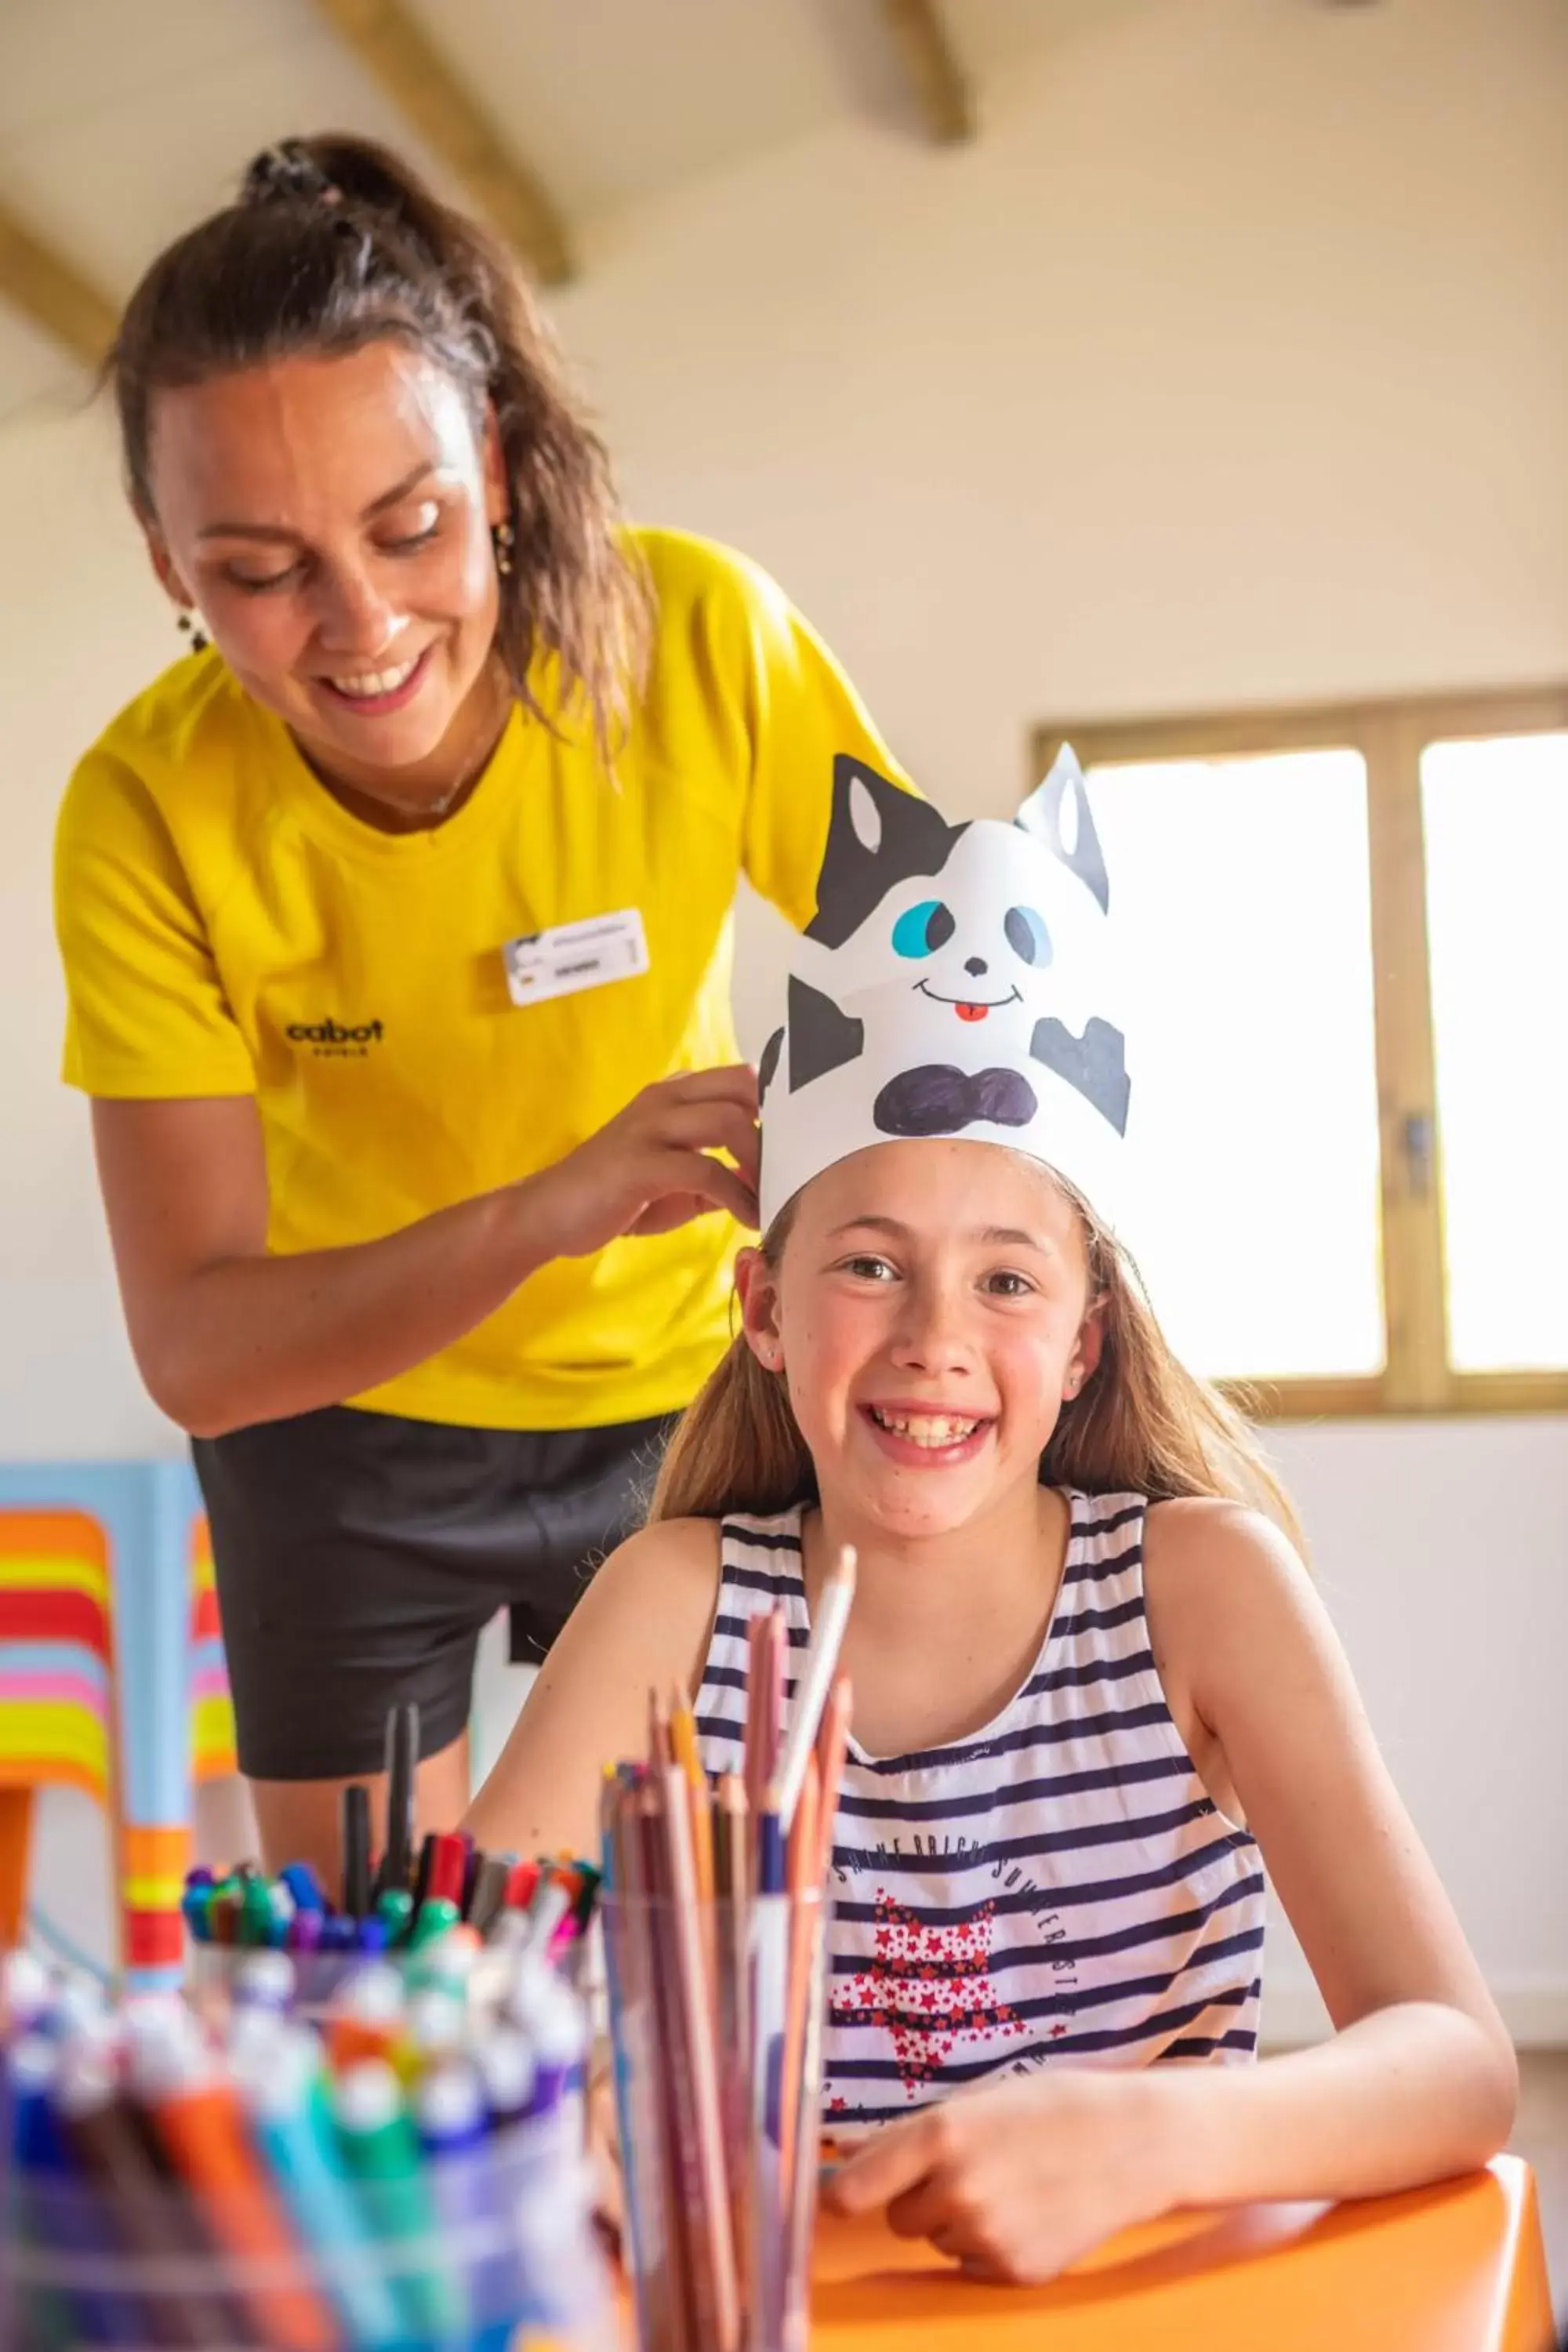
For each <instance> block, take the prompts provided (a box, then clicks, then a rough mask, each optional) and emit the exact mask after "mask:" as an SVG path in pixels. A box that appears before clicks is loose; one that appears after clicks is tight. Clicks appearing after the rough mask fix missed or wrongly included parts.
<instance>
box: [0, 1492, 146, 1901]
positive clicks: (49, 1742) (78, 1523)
mask: <svg viewBox="0 0 1568 2352" xmlns="http://www.w3.org/2000/svg"><path fill="white" fill-rule="evenodd" d="M112 1626H113V1601H112V1596H111V1593H110V1566H109V1544H108V1539H107V1538H106V1536H105V1534H104V1531H103V1528H101V1527H100V1524H99V1522H98V1521H97V1520H96V1519H94V1518H92V1517H89V1515H88V1514H87V1513H86V1512H85V1511H79V1510H21V1509H16V1510H9V1511H0V1945H3V1944H12V1943H16V1941H17V1940H18V1939H19V1938H20V1936H21V1933H22V1927H23V1923H24V1921H25V1919H26V1891H27V1864H28V1859H29V1855H30V1853H31V1846H32V1820H33V1801H34V1798H35V1796H36V1794H37V1790H39V1789H40V1788H44V1787H58V1786H61V1785H68V1786H69V1787H72V1788H77V1789H81V1790H85V1791H86V1793H87V1794H88V1795H89V1797H93V1798H96V1800H97V1801H98V1802H99V1803H100V1805H101V1806H102V1807H103V1809H104V1811H105V1812H106V1814H107V1815H108V1817H109V1819H110V1822H111V1823H117V1822H118V1819H119V1809H118V1807H117V1805H116V1802H115V1796H114V1636H113V1630H112Z"/></svg>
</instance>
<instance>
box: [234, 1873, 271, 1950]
mask: <svg viewBox="0 0 1568 2352" xmlns="http://www.w3.org/2000/svg"><path fill="white" fill-rule="evenodd" d="M235 1941H236V1942H237V1943H239V1944H246V1945H248V1946H250V1947H252V1948H255V1947H258V1946H261V1947H265V1946H267V1945H268V1944H270V1942H271V1941H272V1889H271V1887H270V1886H269V1885H268V1882H267V1880H266V1879H265V1878H247V1880H246V1882H245V1884H244V1885H243V1886H242V1887H241V1888H240V1891H239V1916H238V1918H237V1921H236V1923H235Z"/></svg>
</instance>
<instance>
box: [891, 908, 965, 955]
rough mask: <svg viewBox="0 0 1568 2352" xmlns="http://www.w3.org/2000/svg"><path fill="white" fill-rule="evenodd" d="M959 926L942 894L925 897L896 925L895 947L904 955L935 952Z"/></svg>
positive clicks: (894, 948)
mask: <svg viewBox="0 0 1568 2352" xmlns="http://www.w3.org/2000/svg"><path fill="white" fill-rule="evenodd" d="M957 928H958V926H957V924H956V923H955V922H954V921H953V919H952V911H951V909H950V908H946V907H944V906H943V905H942V900H941V899H940V898H922V899H921V902H920V905H919V906H918V907H910V908H907V909H906V910H905V912H904V913H903V914H901V915H900V917H899V919H898V921H897V922H896V923H895V924H894V925H893V951H894V953H895V954H896V955H901V956H928V955H934V954H935V953H936V951H937V950H938V948H942V947H945V946H946V945H947V942H948V941H949V940H950V939H952V935H953V932H954V931H955V930H956V929H957Z"/></svg>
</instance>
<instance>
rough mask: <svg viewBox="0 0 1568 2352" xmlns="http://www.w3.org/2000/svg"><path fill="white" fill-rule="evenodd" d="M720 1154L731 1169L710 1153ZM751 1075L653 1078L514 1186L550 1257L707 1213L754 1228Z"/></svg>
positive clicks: (735, 1070) (584, 1251) (734, 1068)
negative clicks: (562, 1154)
mask: <svg viewBox="0 0 1568 2352" xmlns="http://www.w3.org/2000/svg"><path fill="white" fill-rule="evenodd" d="M720 1150H723V1151H727V1152H728V1153H729V1155H730V1158H731V1160H733V1161H734V1162H735V1165H734V1167H733V1168H731V1167H730V1166H728V1165H727V1164H726V1163H725V1161H723V1160H716V1159H715V1158H714V1157H713V1154H714V1152H715V1151H720ZM756 1187H757V1076H756V1072H755V1071H754V1070H753V1069H752V1067H751V1066H750V1064H749V1063H746V1062H735V1063H731V1064H730V1065H729V1066H726V1067H724V1068H722V1069H717V1070H692V1071H690V1072H689V1073H686V1074H685V1075H683V1076H680V1077H677V1078H661V1079H660V1080H659V1081H658V1084H657V1085H656V1086H651V1087H644V1088H643V1090H642V1092H641V1094H639V1095H636V1096H634V1097H633V1098H632V1100H631V1101H630V1102H629V1103H628V1104H627V1105H626V1108H625V1110H623V1111H618V1112H617V1113H616V1117H615V1118H612V1119H610V1120H608V1121H607V1122H606V1124H605V1126H603V1127H602V1128H601V1129H599V1131H598V1133H597V1134H596V1135H591V1136H590V1137H589V1138H588V1140H587V1142H586V1143H580V1144H579V1145H578V1147H577V1149H576V1150H575V1151H572V1152H569V1153H568V1154H567V1156H566V1158H565V1159H564V1160H557V1161H556V1162H555V1164H554V1166H553V1167H552V1168H545V1169H542V1171H540V1173H539V1174H538V1175H537V1176H534V1177H531V1178H529V1179H528V1181H526V1182H525V1183H524V1184H522V1185H521V1187H520V1188H519V1190H520V1192H521V1195H522V1198H523V1200H524V1201H525V1202H526V1204H527V1213H528V1215H529V1217H530V1219H531V1220H532V1219H536V1218H537V1219H539V1220H540V1221H541V1236H542V1241H543V1243H544V1245H545V1248H546V1252H547V1254H548V1255H549V1256H551V1257H585V1256H587V1255H588V1254H589V1252H590V1251H592V1250H596V1249H602V1248H603V1247H604V1245H605V1243H606V1242H613V1241H615V1240H616V1237H617V1236H618V1235H620V1234H667V1233H669V1232H671V1231H673V1229H674V1228H675V1227H676V1226H677V1225H684V1224H685V1223H688V1221H689V1219H690V1218H692V1217H700V1216H703V1215H705V1214H706V1213H707V1212H708V1211H709V1210H710V1209H728V1211H729V1212H730V1214H731V1216H732V1217H735V1218H737V1219H738V1220H739V1221H740V1223H742V1224H743V1225H752V1226H754V1225H755V1223H756V1222H757V1191H756Z"/></svg>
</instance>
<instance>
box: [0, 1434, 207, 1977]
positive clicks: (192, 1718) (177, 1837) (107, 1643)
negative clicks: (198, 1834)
mask: <svg viewBox="0 0 1568 2352" xmlns="http://www.w3.org/2000/svg"><path fill="white" fill-rule="evenodd" d="M233 1769H234V1719H233V1714H232V1710H231V1708H230V1706H229V1701H228V1682H227V1676H226V1672H225V1670H224V1664H223V1649H222V1643H221V1640H220V1637H219V1633H218V1625H217V1607H216V1595H215V1593H214V1591H213V1581H212V1561H211V1556H210V1553H209V1551H208V1549H207V1544H206V1530H205V1521H204V1520H203V1518H202V1516H201V1510H200V1504H199V1498H198V1496H197V1492H196V1486H195V1480H194V1478H193V1477H192V1475H191V1472H190V1470H189V1468H188V1466H187V1465H185V1464H184V1463H181V1462H113V1463H58V1464H54V1463H47V1464H46V1463H29V1464H13V1465H5V1464H0V1944H3V1943H5V1941H8V1940H10V1939H11V1937H14V1936H15V1935H16V1933H17V1931H18V1929H19V1927H20V1923H21V1920H22V1917H23V1916H25V1906H26V1866H27V1857H28V1853H29V1847H30V1835H29V1832H30V1825H31V1816H32V1803H33V1793H34V1791H35V1790H37V1788H39V1787H41V1786H44V1785H46V1784H47V1783H49V1782H57V1783H58V1782H62V1781H64V1782H69V1783H71V1784H72V1785H74V1786H76V1787H79V1788H84V1789H86V1790H89V1793H90V1794H91V1795H93V1796H95V1797H96V1798H98V1799H99V1801H100V1802H101V1803H102V1804H103V1805H104V1806H105V1809H106V1811H107V1814H108V1818H109V1822H110V1846H111V1852H112V1853H113V1856H114V1867H115V1872H116V1876H117V1880H118V1887H119V1897H120V1900H119V1906H118V1907H119V1916H120V1921H121V1951H120V1955H119V1957H120V1961H121V1968H122V1969H123V1973H124V1976H125V1979H126V1981H127V1983H128V1984H130V1985H132V1986H134V1987H138V1988H141V1989H143V1990H150V1989H152V1988H154V1987H159V1986H169V1985H174V1984H177V1983H178V1982H179V1979H180V1974H181V1964H182V1957H183V1948H184V1937H183V1928H182V1922H181V1917H180V1891H181V1887H182V1885H183V1882H184V1873H185V1869H186V1866H187V1864H188V1862H189V1859H190V1852H191V1798H192V1788H193V1782H194V1780H195V1779H196V1778H205V1777H206V1776H208V1775H209V1774H213V1773H218V1772H227V1771H232V1770H233Z"/></svg>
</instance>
